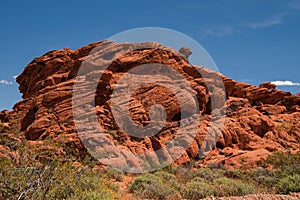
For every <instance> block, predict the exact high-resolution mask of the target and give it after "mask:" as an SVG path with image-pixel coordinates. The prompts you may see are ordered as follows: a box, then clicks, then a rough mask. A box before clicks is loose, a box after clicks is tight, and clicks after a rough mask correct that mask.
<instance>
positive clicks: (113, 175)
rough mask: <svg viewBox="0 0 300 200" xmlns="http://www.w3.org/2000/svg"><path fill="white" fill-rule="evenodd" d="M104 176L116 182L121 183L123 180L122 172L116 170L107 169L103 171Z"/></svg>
mask: <svg viewBox="0 0 300 200" xmlns="http://www.w3.org/2000/svg"><path fill="white" fill-rule="evenodd" d="M105 174H106V175H107V176H108V178H113V179H115V180H116V181H123V179H124V172H122V171H120V170H118V169H114V168H110V167H107V168H106V169H105Z"/></svg>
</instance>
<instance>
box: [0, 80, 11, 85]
mask: <svg viewBox="0 0 300 200" xmlns="http://www.w3.org/2000/svg"><path fill="white" fill-rule="evenodd" d="M0 84H3V85H12V84H13V82H11V81H7V80H0Z"/></svg>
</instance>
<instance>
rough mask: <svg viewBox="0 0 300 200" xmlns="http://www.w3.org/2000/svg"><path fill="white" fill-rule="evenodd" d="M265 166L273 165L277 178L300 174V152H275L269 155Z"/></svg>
mask: <svg viewBox="0 0 300 200" xmlns="http://www.w3.org/2000/svg"><path fill="white" fill-rule="evenodd" d="M263 164H269V165H273V166H274V168H275V170H276V171H275V172H276V175H277V176H286V175H293V174H300V168H299V166H300V152H297V153H296V154H291V153H290V152H275V153H273V154H271V155H269V156H268V157H267V159H266V160H265V161H264V162H263Z"/></svg>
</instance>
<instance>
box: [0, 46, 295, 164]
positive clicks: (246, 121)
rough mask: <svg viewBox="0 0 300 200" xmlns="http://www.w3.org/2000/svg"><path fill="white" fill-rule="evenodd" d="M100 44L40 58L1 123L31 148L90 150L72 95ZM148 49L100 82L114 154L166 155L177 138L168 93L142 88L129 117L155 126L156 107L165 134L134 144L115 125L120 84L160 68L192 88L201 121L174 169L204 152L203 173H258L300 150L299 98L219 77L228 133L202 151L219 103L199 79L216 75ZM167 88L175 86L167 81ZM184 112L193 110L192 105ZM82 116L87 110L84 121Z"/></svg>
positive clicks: (103, 119) (102, 117) (100, 112)
mask: <svg viewBox="0 0 300 200" xmlns="http://www.w3.org/2000/svg"><path fill="white" fill-rule="evenodd" d="M99 44H103V42H99V43H93V44H90V45H88V46H86V47H83V48H80V49H77V50H70V49H63V50H56V51H51V52H48V53H46V54H45V55H43V56H41V57H39V58H35V59H34V60H33V61H32V62H31V63H30V64H29V65H28V66H27V67H26V68H25V70H24V72H23V73H22V74H21V75H19V76H18V77H17V82H18V83H19V85H20V86H19V89H20V92H21V93H22V94H23V100H22V101H21V102H19V103H17V104H16V105H15V106H14V108H13V111H11V112H9V113H8V112H7V111H5V112H1V113H0V120H1V121H2V122H10V123H13V122H14V123H17V124H18V126H19V128H20V130H21V134H20V135H21V136H22V137H25V138H26V140H28V141H44V140H45V139H47V138H52V139H53V140H54V141H60V142H64V143H65V144H66V146H68V147H70V148H74V149H78V150H79V152H84V151H85V147H84V146H83V144H82V142H81V140H80V139H79V137H78V134H77V130H76V127H75V124H74V119H73V111H72V93H73V86H74V83H75V80H76V75H77V72H78V69H79V67H80V66H81V64H82V62H83V61H85V60H86V59H87V58H89V57H90V56H91V55H89V54H90V52H91V51H92V50H93V49H94V48H95V47H96V46H97V45H99ZM150 44H151V45H154V46H155V45H156V46H157V47H159V48H145V49H138V50H133V51H131V52H129V53H126V54H124V55H122V56H120V57H118V58H117V59H116V60H114V62H113V63H111V64H110V66H109V67H108V69H107V70H106V71H105V72H104V73H103V76H102V78H101V79H100V80H99V85H98V87H97V91H96V93H95V110H96V113H97V118H98V121H99V125H100V126H101V127H102V128H103V130H104V132H105V133H106V135H107V137H108V138H110V141H111V142H113V143H114V144H115V145H116V147H118V148H122V149H127V150H129V151H130V152H133V153H144V152H149V151H154V150H158V149H160V148H162V147H164V146H165V145H166V143H167V142H168V141H170V140H172V139H173V138H174V135H176V132H177V130H178V123H179V121H180V119H181V118H180V114H181V110H180V105H179V103H178V99H177V98H176V97H175V96H174V95H173V94H172V92H171V91H170V90H168V89H166V88H165V87H157V86H148V87H142V88H139V89H138V90H136V91H135V93H134V94H133V96H132V99H131V101H130V116H131V118H132V120H133V121H134V122H135V123H136V124H139V125H141V126H146V125H147V124H149V123H150V116H149V109H150V107H151V105H154V104H157V103H159V104H162V105H163V106H164V107H165V108H166V113H167V117H166V123H165V126H164V128H163V129H162V130H161V131H160V132H159V133H158V134H157V135H155V136H152V137H145V138H136V137H133V136H130V135H128V134H127V133H126V132H125V131H124V130H121V129H120V128H119V127H118V126H117V125H116V121H115V119H114V117H113V115H112V110H111V107H110V106H111V101H110V100H111V96H112V92H113V90H114V87H115V84H116V83H117V82H118V80H119V79H120V78H121V77H122V76H123V75H124V73H125V72H126V71H128V70H130V69H132V68H134V67H135V66H138V65H142V64H147V63H160V64H165V65H167V66H169V67H171V68H172V69H175V70H177V71H179V72H180V74H182V75H183V76H184V77H185V79H186V80H188V82H189V84H190V85H191V86H192V88H193V90H194V91H195V93H196V97H197V99H198V102H199V113H201V116H202V117H201V120H200V121H199V124H200V125H199V127H198V131H197V133H196V136H195V138H194V140H193V141H192V142H191V144H190V146H189V148H188V149H187V150H186V151H185V152H184V154H183V155H182V156H181V157H180V158H179V159H177V160H176V161H175V162H174V164H177V165H178V164H182V163H185V162H188V161H189V160H191V159H196V160H199V159H200V158H199V152H201V151H202V152H201V153H203V155H205V157H204V158H203V159H202V162H201V165H208V164H216V163H219V164H222V165H225V166H226V167H228V168H239V167H242V166H246V165H247V166H255V165H256V163H255V162H256V161H257V160H259V159H260V158H263V157H265V156H266V155H268V154H270V153H271V152H274V151H277V150H279V151H285V150H299V149H300V112H299V111H300V95H292V94H291V93H289V92H283V91H280V90H277V89H276V87H275V85H272V84H271V83H264V84H262V85H260V86H259V87H256V86H252V85H249V84H247V83H238V82H236V81H234V80H231V79H229V78H226V77H225V76H223V75H220V76H221V78H222V79H223V81H224V86H225V90H226V99H227V100H226V107H222V105H221V104H220V105H219V109H220V112H224V113H223V114H226V119H225V125H224V127H222V130H221V132H220V134H219V136H218V141H217V143H216V145H215V146H209V145H207V146H206V148H205V149H201V147H203V145H204V146H205V144H203V143H204V138H205V135H206V134H207V129H208V127H209V121H210V120H211V117H212V113H211V104H212V103H211V102H210V92H209V91H211V95H215V96H216V97H218V94H220V88H219V87H218V86H213V87H211V88H210V87H208V86H207V85H206V84H207V83H209V82H210V81H212V82H213V81H214V79H213V78H207V79H206V81H204V80H203V77H202V76H201V75H203V74H206V76H207V77H213V76H215V75H216V73H215V72H213V71H210V70H208V69H206V68H203V67H198V70H200V71H201V75H200V74H199V72H198V71H197V70H195V67H193V66H190V65H189V63H188V61H187V60H186V59H185V58H182V57H181V56H180V55H178V54H176V52H174V51H172V50H170V49H167V48H164V47H162V46H160V45H159V44H156V43H150ZM108 45H110V46H109V47H110V48H111V49H112V51H114V50H117V45H116V44H113V43H108ZM126 45H129V44H126ZM108 57H109V55H108ZM86 77H87V78H91V79H93V78H95V77H94V75H93V73H89V74H88V75H87V76H86ZM166 84H167V85H168V84H173V83H172V82H170V81H169V82H167V83H166ZM83 96H84V95H83ZM83 101H84V97H83ZM216 103H217V104H218V102H216ZM186 104H191V102H190V101H188V102H186ZM91 106H92V105H91ZM224 109H225V110H224ZM85 114H86V113H85V111H84V110H83V111H82V117H84V116H85ZM220 115H222V113H221V114H220ZM87 126H89V124H87ZM87 128H88V127H87ZM0 131H1V130H0ZM216 133H217V131H216ZM214 137H217V136H216V135H215V136H213V135H211V138H212V140H213V139H214ZM33 144H34V142H33ZM174 152H176V151H174ZM123 156H124V155H123ZM165 156H171V157H172V156H173V155H165ZM124 158H126V155H125V156H124ZM152 159H154V160H155V159H157V158H155V157H153V158H152ZM129 160H130V159H129ZM122 162H125V163H122ZM126 162H129V161H128V158H127V161H126V159H124V160H123V161H121V160H120V164H126ZM130 162H131V161H130ZM131 165H135V164H134V163H133V164H132V163H131Z"/></svg>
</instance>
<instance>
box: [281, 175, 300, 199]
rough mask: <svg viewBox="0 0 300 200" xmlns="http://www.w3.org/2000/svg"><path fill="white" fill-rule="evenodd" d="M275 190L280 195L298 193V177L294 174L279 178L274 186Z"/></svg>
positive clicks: (299, 182) (299, 190)
mask: <svg viewBox="0 0 300 200" xmlns="http://www.w3.org/2000/svg"><path fill="white" fill-rule="evenodd" d="M276 189H277V191H278V192H279V193H281V194H289V193H291V192H300V175H299V174H295V175H289V176H286V177H283V178H281V179H280V180H279V182H278V183H277V184H276Z"/></svg>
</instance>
